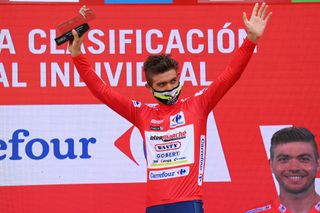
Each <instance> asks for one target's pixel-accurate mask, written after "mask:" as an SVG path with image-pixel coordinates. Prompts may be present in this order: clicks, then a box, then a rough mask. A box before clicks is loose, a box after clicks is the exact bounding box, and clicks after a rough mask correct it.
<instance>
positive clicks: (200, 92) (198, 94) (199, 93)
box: [194, 88, 208, 96]
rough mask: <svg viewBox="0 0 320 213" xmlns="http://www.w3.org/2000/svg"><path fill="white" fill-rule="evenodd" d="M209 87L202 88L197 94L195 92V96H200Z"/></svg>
mask: <svg viewBox="0 0 320 213" xmlns="http://www.w3.org/2000/svg"><path fill="white" fill-rule="evenodd" d="M207 89H208V88H203V89H202V90H200V91H199V92H196V93H195V94H194V96H200V95H202V94H203V93H204V91H206V90H207Z"/></svg>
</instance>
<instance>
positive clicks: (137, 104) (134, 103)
mask: <svg viewBox="0 0 320 213" xmlns="http://www.w3.org/2000/svg"><path fill="white" fill-rule="evenodd" d="M132 103H133V106H134V107H137V108H140V107H141V102H140V101H135V100H132Z"/></svg>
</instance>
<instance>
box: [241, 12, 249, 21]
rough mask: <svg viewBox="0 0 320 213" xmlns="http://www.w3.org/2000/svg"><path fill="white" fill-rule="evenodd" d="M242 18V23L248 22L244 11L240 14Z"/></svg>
mask: <svg viewBox="0 0 320 213" xmlns="http://www.w3.org/2000/svg"><path fill="white" fill-rule="evenodd" d="M242 20H243V22H244V23H247V22H248V18H247V14H246V12H243V14H242Z"/></svg>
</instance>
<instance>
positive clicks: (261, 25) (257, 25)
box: [242, 3, 272, 42]
mask: <svg viewBox="0 0 320 213" xmlns="http://www.w3.org/2000/svg"><path fill="white" fill-rule="evenodd" d="M268 7H269V6H268V5H266V3H262V5H261V6H260V8H259V4H258V3H256V4H255V5H254V7H253V10H252V14H251V17H250V19H249V20H248V18H247V14H246V13H245V12H243V17H242V18H243V22H244V24H245V26H246V30H247V38H248V39H249V40H251V41H253V42H257V41H258V39H259V38H260V37H261V36H262V35H263V32H264V30H265V28H266V26H267V23H268V20H269V19H270V17H271V15H272V12H269V13H268ZM267 13H268V14H267Z"/></svg>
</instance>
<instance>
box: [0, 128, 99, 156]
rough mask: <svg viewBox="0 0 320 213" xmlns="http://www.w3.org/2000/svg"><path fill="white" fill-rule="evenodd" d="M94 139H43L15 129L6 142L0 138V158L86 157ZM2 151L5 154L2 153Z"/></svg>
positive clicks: (94, 141) (24, 130)
mask: <svg viewBox="0 0 320 213" xmlns="http://www.w3.org/2000/svg"><path fill="white" fill-rule="evenodd" d="M96 141H97V140H96V139H95V138H93V137H91V138H80V139H79V140H75V139H73V138H66V139H59V138H53V139H51V140H45V139H43V138H40V137H37V138H32V137H30V132H29V131H28V130H26V129H17V130H15V131H14V132H13V133H12V137H11V139H9V140H8V141H7V142H6V141H5V140H3V139H1V138H0V160H5V159H9V160H22V159H23V157H22V156H25V157H27V158H29V159H32V160H41V159H44V158H46V157H48V156H49V155H51V156H53V157H54V158H56V159H59V160H64V159H76V158H81V159H88V158H91V155H90V153H89V146H91V145H92V144H95V143H96ZM63 143H65V144H63ZM62 146H67V149H66V150H65V149H64V151H62ZM77 146H79V147H80V149H79V147H77ZM75 147H76V148H78V149H75ZM75 150H80V152H78V153H76V151H75ZM4 152H6V154H3V153H4Z"/></svg>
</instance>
